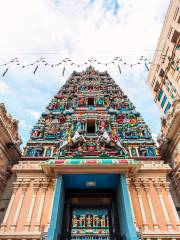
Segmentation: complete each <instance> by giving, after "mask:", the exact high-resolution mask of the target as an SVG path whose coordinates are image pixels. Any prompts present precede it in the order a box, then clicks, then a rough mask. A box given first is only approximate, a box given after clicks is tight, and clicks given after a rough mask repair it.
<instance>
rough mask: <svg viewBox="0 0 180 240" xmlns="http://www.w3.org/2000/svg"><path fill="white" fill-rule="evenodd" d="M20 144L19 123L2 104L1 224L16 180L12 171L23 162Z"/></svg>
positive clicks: (0, 121) (0, 151) (0, 104)
mask: <svg viewBox="0 0 180 240" xmlns="http://www.w3.org/2000/svg"><path fill="white" fill-rule="evenodd" d="M20 144H21V139H20V137H19V133H18V121H17V120H16V119H14V118H12V116H11V115H10V114H8V113H7V110H6V108H5V105H4V104H3V103H0V223H1V221H2V219H3V217H4V214H5V210H6V208H7V205H8V202H9V199H10V197H11V193H12V182H13V181H14V180H15V176H14V175H13V174H12V171H11V169H12V167H13V165H14V164H15V163H17V162H18V160H21V150H20V147H19V146H20Z"/></svg>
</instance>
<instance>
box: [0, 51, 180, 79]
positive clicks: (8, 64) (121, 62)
mask: <svg viewBox="0 0 180 240" xmlns="http://www.w3.org/2000/svg"><path fill="white" fill-rule="evenodd" d="M161 58H162V64H163V63H164V61H165V59H166V58H167V59H168V60H169V61H170V62H171V63H172V64H174V65H176V66H177V70H178V71H179V70H180V69H179V66H178V64H179V62H180V59H178V58H177V57H176V60H174V59H172V57H171V56H166V55H162V56H161ZM93 63H96V64H98V65H103V66H108V65H112V64H113V65H117V67H118V70H119V73H120V74H121V73H122V66H128V67H130V68H132V67H135V66H137V65H140V64H143V65H144V66H145V69H146V70H147V71H149V70H150V66H151V65H159V64H156V63H153V62H152V61H150V60H149V59H148V58H147V57H145V56H140V57H139V59H138V61H137V62H135V63H128V62H127V61H125V60H124V59H123V58H122V57H115V58H113V59H112V61H109V62H100V61H98V60H97V59H95V58H90V59H88V60H87V61H86V62H83V63H81V64H79V63H76V62H74V61H72V59H70V58H64V59H63V60H61V61H60V62H57V63H55V64H52V63H49V62H48V61H47V60H46V59H45V58H39V59H37V60H36V61H34V62H32V63H30V64H26V65H25V64H23V63H22V62H21V61H20V60H19V59H18V58H14V59H11V60H10V61H8V62H5V63H3V64H0V67H6V68H5V70H4V72H3V73H2V77H4V76H5V75H6V74H7V72H8V71H9V69H10V67H11V66H12V65H16V66H19V67H21V68H28V67H32V66H35V68H34V70H33V74H36V72H37V70H38V68H39V67H40V65H41V66H43V65H44V66H49V67H52V68H53V67H58V66H60V65H63V70H62V76H64V74H65V69H66V68H65V66H64V65H67V64H69V65H70V66H75V67H78V68H79V67H83V66H85V65H88V64H93Z"/></svg>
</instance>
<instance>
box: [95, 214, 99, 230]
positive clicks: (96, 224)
mask: <svg viewBox="0 0 180 240" xmlns="http://www.w3.org/2000/svg"><path fill="white" fill-rule="evenodd" d="M94 222H95V227H99V223H100V220H99V217H98V216H96V217H95V218H94Z"/></svg>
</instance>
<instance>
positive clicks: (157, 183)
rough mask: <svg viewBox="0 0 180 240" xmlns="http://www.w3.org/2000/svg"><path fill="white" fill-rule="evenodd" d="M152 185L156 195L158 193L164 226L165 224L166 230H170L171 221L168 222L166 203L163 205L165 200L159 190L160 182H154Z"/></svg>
mask: <svg viewBox="0 0 180 240" xmlns="http://www.w3.org/2000/svg"><path fill="white" fill-rule="evenodd" d="M154 186H155V188H156V190H157V192H158V195H159V200H160V203H161V206H162V210H163V213H164V217H165V221H166V226H167V228H168V230H172V223H171V222H170V219H169V215H168V212H167V209H166V205H165V202H164V199H163V196H162V192H161V183H160V182H154Z"/></svg>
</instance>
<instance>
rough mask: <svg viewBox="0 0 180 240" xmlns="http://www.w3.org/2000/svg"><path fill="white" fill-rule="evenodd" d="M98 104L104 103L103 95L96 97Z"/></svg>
mask: <svg viewBox="0 0 180 240" xmlns="http://www.w3.org/2000/svg"><path fill="white" fill-rule="evenodd" d="M96 104H97V105H98V106H102V105H103V98H102V97H97V98H96Z"/></svg>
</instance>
